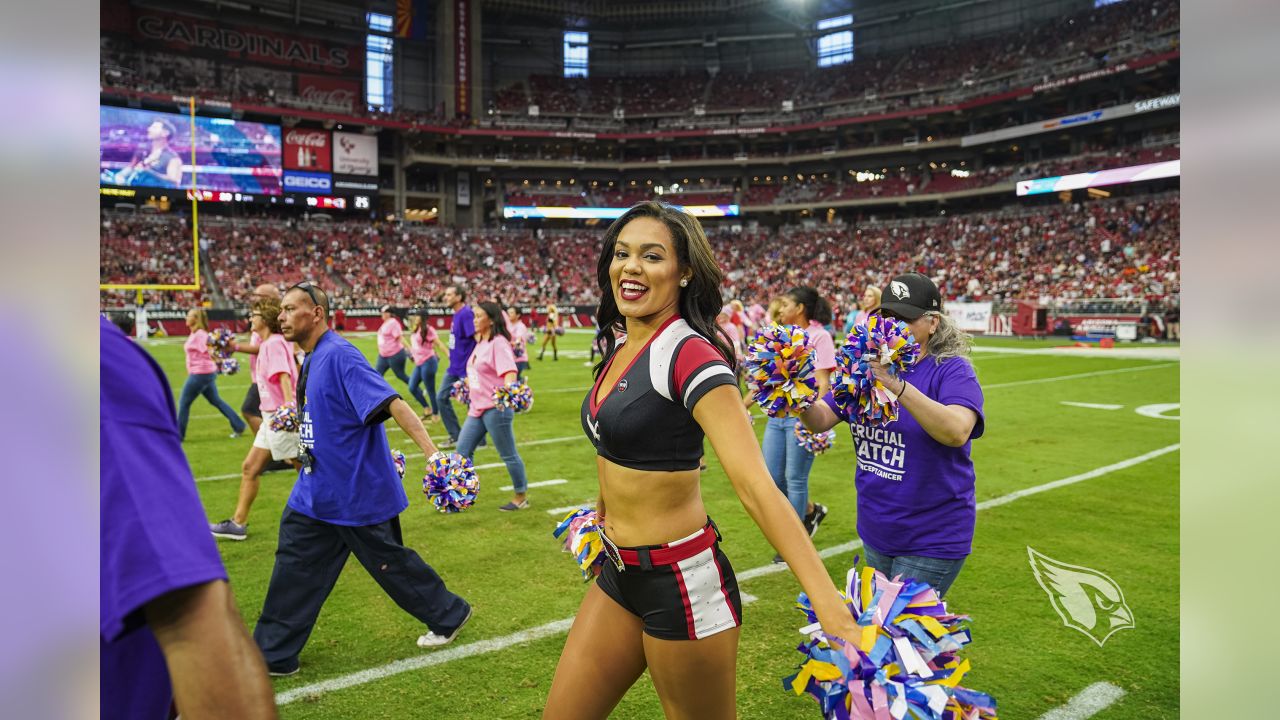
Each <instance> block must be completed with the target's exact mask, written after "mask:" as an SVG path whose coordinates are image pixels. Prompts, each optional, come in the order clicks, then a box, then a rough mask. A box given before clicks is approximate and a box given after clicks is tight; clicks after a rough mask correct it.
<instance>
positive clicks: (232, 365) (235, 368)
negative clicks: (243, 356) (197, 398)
mask: <svg viewBox="0 0 1280 720" xmlns="http://www.w3.org/2000/svg"><path fill="white" fill-rule="evenodd" d="M218 372H220V373H222V374H223V375H235V374H236V373H238V372H240V361H239V360H237V359H235V358H233V357H229V358H223V359H222V360H221V362H219V363H218Z"/></svg>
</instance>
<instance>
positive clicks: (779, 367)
mask: <svg viewBox="0 0 1280 720" xmlns="http://www.w3.org/2000/svg"><path fill="white" fill-rule="evenodd" d="M742 365H743V368H744V369H745V370H746V375H747V387H748V388H749V389H750V390H751V395H752V397H753V398H754V399H755V401H756V403H757V404H758V405H759V406H760V409H761V410H764V413H765V414H766V415H768V416H769V417H775V418H777V417H785V416H787V415H799V414H800V413H802V412H804V411H805V410H807V409H808V408H809V406H810V405H812V404H813V402H814V401H815V400H817V399H818V380H817V376H816V374H815V373H814V368H813V349H812V348H811V347H809V334H808V333H807V332H805V331H804V330H803V329H801V328H800V327H798V326H796V325H769V326H767V327H762V328H760V329H759V330H758V331H756V334H755V335H754V336H752V338H751V342H750V343H749V344H748V345H747V353H746V358H745V359H744V360H743V362H742Z"/></svg>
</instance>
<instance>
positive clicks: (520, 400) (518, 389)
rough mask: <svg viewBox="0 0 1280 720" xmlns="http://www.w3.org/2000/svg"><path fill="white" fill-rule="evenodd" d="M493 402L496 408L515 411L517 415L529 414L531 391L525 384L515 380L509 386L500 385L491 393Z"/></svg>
mask: <svg viewBox="0 0 1280 720" xmlns="http://www.w3.org/2000/svg"><path fill="white" fill-rule="evenodd" d="M493 401H494V402H495V403H497V405H498V407H500V408H504V409H511V410H515V411H516V412H518V413H523V412H529V408H531V407H533V390H531V389H530V388H529V385H528V384H527V383H524V382H522V381H520V380H517V381H515V382H513V383H510V384H509V385H500V386H498V387H497V388H495V389H494V391H493Z"/></svg>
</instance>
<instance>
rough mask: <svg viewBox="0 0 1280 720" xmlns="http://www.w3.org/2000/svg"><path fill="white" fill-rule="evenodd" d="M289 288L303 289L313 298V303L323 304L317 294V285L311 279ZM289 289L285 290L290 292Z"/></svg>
mask: <svg viewBox="0 0 1280 720" xmlns="http://www.w3.org/2000/svg"><path fill="white" fill-rule="evenodd" d="M289 290H301V291H302V292H304V293H306V294H307V297H309V298H311V304H312V305H320V304H321V303H320V297H319V296H318V295H316V286H315V285H314V284H312V282H311V281H310V280H303V281H302V282H300V283H298V284H296V285H293V286H292V287H290V288H289ZM289 290H285V292H289Z"/></svg>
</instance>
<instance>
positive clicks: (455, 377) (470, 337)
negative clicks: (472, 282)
mask: <svg viewBox="0 0 1280 720" xmlns="http://www.w3.org/2000/svg"><path fill="white" fill-rule="evenodd" d="M466 300H467V288H466V287H465V286H462V285H450V286H449V287H447V288H445V289H444V303H445V305H448V306H449V307H450V308H452V309H453V323H452V325H451V326H450V328H449V369H448V370H447V371H445V374H444V379H443V380H441V381H440V391H439V393H437V396H436V397H437V399H438V400H439V401H440V419H441V420H442V421H444V429H445V432H447V433H449V444H448V447H453V446H454V445H455V444H457V442H458V433H459V432H461V430H462V428H461V427H460V426H459V425H458V416H457V415H455V414H454V412H453V401H452V400H451V399H450V398H449V391H450V390H451V389H452V388H453V384H454V383H455V382H457V381H459V380H462V379H463V378H465V377H466V376H467V360H469V359H471V351H472V350H475V349H476V338H475V335H476V323H475V314H474V313H473V312H472V311H471V306H470V305H468V304H467V303H466Z"/></svg>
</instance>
